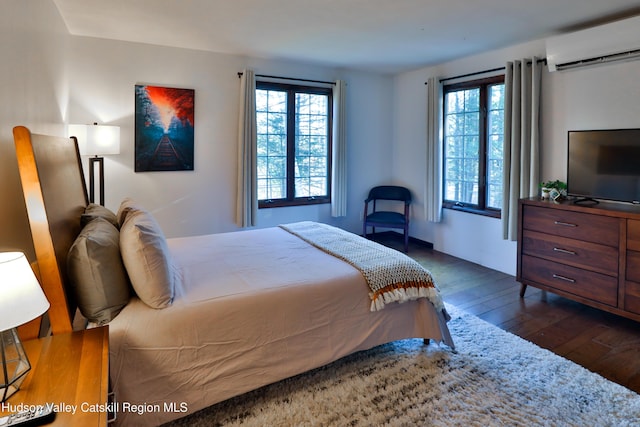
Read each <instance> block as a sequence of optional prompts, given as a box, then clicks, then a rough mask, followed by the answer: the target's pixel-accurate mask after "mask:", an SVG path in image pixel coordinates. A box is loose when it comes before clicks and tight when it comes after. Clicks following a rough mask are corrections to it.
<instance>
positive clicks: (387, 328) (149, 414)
mask: <svg viewBox="0 0 640 427" xmlns="http://www.w3.org/2000/svg"><path fill="white" fill-rule="evenodd" d="M14 139H15V144H16V154H17V157H18V166H19V171H20V175H21V180H22V185H23V191H24V195H25V202H26V205H27V212H28V216H29V221H30V225H31V231H32V237H33V242H34V248H35V252H36V258H37V266H38V268H39V270H40V273H41V274H40V276H41V283H42V287H43V289H44V291H45V294H46V295H47V298H48V299H49V301H50V303H51V309H50V310H49V312H48V317H49V321H50V323H51V330H52V332H53V333H54V334H56V333H64V332H69V331H71V330H73V329H74V325H75V328H78V323H79V322H77V321H75V322H74V319H77V318H78V315H77V313H78V311H79V310H78V301H77V300H78V299H80V300H82V299H83V297H82V295H80V296H78V292H77V287H75V288H74V287H73V285H72V284H71V282H74V281H75V280H71V279H73V278H75V276H76V273H75V272H74V269H73V268H69V264H70V263H71V262H72V261H71V258H73V256H74V255H72V254H74V248H75V247H76V245H77V241H78V240H79V239H80V238H81V237H82V236H83V235H84V234H85V230H86V229H87V228H89V226H88V225H86V224H87V221H86V216H87V214H86V212H87V210H88V209H89V207H90V206H91V204H90V203H88V201H87V196H86V187H85V184H84V177H83V171H82V164H81V162H80V157H79V154H78V150H77V143H76V142H75V140H74V139H73V138H71V139H67V138H59V137H51V136H44V135H36V134H31V132H30V131H29V130H28V129H27V128H24V127H16V128H14ZM127 203H129V204H128V205H127ZM123 206H130V207H131V206H133V207H134V208H135V202H133V201H123V205H121V209H123ZM134 208H132V211H135V209H134ZM138 209H139V211H138V212H137V213H135V215H133V216H134V217H135V216H136V215H138V213H139V212H146V214H147V215H148V216H147V217H146V218H148V217H151V221H153V218H152V215H151V214H150V213H149V212H148V211H145V210H144V208H142V207H139V208H138ZM122 214H123V216H125V217H126V218H124V222H118V224H117V225H119V226H120V228H119V230H118V232H119V233H120V234H119V242H120V245H121V254H122V259H123V264H125V270H126V269H127V267H128V265H127V263H126V262H124V261H126V259H127V258H128V255H127V254H126V252H125V249H124V248H125V247H126V246H127V244H126V243H123V242H124V241H125V239H127V237H125V236H129V232H128V231H126V230H128V227H127V226H126V224H128V222H127V221H130V219H129V218H131V217H132V216H131V215H132V214H131V213H129V214H127V213H126V209H124V210H123V212H122ZM114 215H115V216H116V219H117V220H122V218H118V217H119V216H120V215H121V212H120V210H119V211H118V212H117V214H116V213H114ZM140 215H143V214H140ZM102 222H104V221H103V220H102V219H100V220H99V221H98V220H96V221H91V222H89V224H96V223H102ZM156 226H157V224H156ZM305 230H315V233H316V234H319V235H321V237H322V236H329V235H333V234H332V233H336V234H335V236H336V237H335V239H334V240H336V241H339V242H344V241H347V240H348V239H351V238H353V239H354V240H353V242H354V244H356V245H358V246H360V245H367V246H366V248H367V249H366V251H365V252H366V253H367V254H368V253H370V252H371V253H372V252H376V251H380V253H381V254H383V255H382V256H383V257H387V256H388V257H393V256H395V255H393V254H391V253H390V252H388V251H390V250H389V249H387V248H382V247H381V246H380V245H376V244H374V243H372V242H370V241H368V240H366V239H363V238H360V237H359V236H355V235H351V233H346V232H344V231H341V230H337V229H333V227H329V226H326V225H322V224H315V223H299V224H291V225H289V226H283V227H271V228H265V229H251V230H245V231H237V232H230V233H220V234H212V235H203V236H192V237H182V238H170V239H164V237H163V236H161V237H162V239H164V240H163V242H164V243H163V244H164V245H166V246H163V248H164V249H163V250H164V251H166V254H165V255H166V257H167V259H168V260H169V261H167V262H168V263H169V264H170V265H169V267H167V268H168V270H167V271H168V274H169V276H170V279H169V280H170V281H171V283H172V285H171V286H172V288H171V295H170V297H168V298H164V299H162V298H161V299H158V300H152V301H151V303H149V301H148V296H147V295H146V294H145V292H146V291H145V290H144V289H140V290H139V288H138V287H136V286H135V284H134V282H136V283H137V282H139V280H137V279H136V280H135V281H134V278H135V277H136V275H139V274H140V271H138V272H136V273H133V272H131V274H130V275H129V279H130V283H131V284H134V286H133V288H134V289H133V290H132V291H131V293H130V294H126V300H125V301H126V302H125V303H123V304H122V306H121V307H118V308H117V310H112V312H111V316H109V318H108V322H103V323H108V327H109V342H110V344H109V345H110V381H111V388H112V389H113V391H114V392H115V396H116V399H117V401H118V402H120V405H119V409H120V412H119V413H118V414H117V420H116V424H118V425H136V426H139V425H159V424H161V423H164V422H167V421H170V420H173V419H176V418H179V417H182V416H184V415H186V414H188V413H192V412H195V411H197V410H199V409H202V408H205V407H207V406H210V405H213V404H215V403H218V402H221V401H223V400H226V399H228V398H231V397H233V396H236V395H239V394H242V393H245V392H247V391H250V390H253V389H256V388H258V387H261V386H263V385H266V384H270V383H273V382H276V381H279V380H282V379H285V378H288V377H291V376H293V375H297V374H299V373H302V372H306V371H308V370H310V369H314V368H317V367H320V366H323V365H326V364H328V363H330V362H332V361H335V360H337V359H339V358H341V357H343V356H346V355H348V354H351V353H353V352H356V351H360V350H365V349H369V348H372V347H375V346H377V345H380V344H384V343H387V342H391V341H395V340H399V339H405V338H423V339H425V340H434V341H436V342H444V343H445V344H447V345H448V346H450V347H451V348H453V346H454V345H453V340H452V339H451V336H450V334H449V331H448V328H447V325H446V321H447V320H448V315H447V313H446V311H445V309H444V307H443V305H442V302H441V299H440V298H439V294H438V291H437V288H436V287H435V286H432V287H430V288H428V289H427V290H428V295H426V294H425V295H423V294H420V293H418V294H412V295H410V296H409V297H406V295H405V298H404V300H406V301H403V302H402V303H399V302H394V300H389V301H387V302H386V303H380V302H377V303H374V302H375V297H374V295H376V292H377V291H376V290H375V289H374V288H373V287H372V285H371V281H372V279H371V277H370V273H369V272H370V271H371V270H364V269H363V267H362V265H363V263H367V262H369V260H368V257H366V258H367V259H363V260H361V261H360V262H355V263H354V262H352V261H351V260H349V259H346V258H345V257H344V256H343V253H342V252H340V251H341V250H342V249H335V248H333V249H332V248H328V247H326V246H323V245H325V243H323V242H320V243H318V242H317V241H315V240H311V238H310V234H305V233H308V232H307V231H305ZM159 233H160V234H161V232H159ZM312 234H313V232H312ZM347 235H350V236H347ZM325 240H327V239H326V238H325ZM349 241H351V240H349ZM364 242H366V243H364ZM368 245H375V246H368ZM339 246H340V245H339ZM393 252H394V253H396V251H393ZM398 254H399V253H398ZM401 256H402V257H405V255H401ZM416 264H417V263H416ZM134 267H136V266H132V268H134ZM379 269H380V267H379V266H376V267H375V268H373V270H376V271H377V270H379ZM145 274H146V273H145ZM377 274H380V273H379V272H378V273H377ZM420 274H425V275H429V273H428V272H426V270H424V269H422V271H421V272H420ZM382 276H389V272H388V271H386V272H384V273H383V274H382ZM154 277H155V276H153V275H151V276H149V277H145V278H144V279H145V280H147V282H149V285H150V286H155V283H151V282H154V280H155V279H154ZM429 277H430V275H429ZM152 279H153V280H152ZM110 280H111V279H110ZM394 280H395V283H399V279H394ZM403 280H404V279H403ZM109 286H110V285H109ZM412 291H413V290H412ZM393 292H395V293H396V294H403V293H404V290H403V289H399V291H398V289H395V290H394V291H393ZM420 292H422V291H420ZM387 295H388V294H387ZM385 298H386V297H385ZM378 301H380V300H378ZM155 303H157V305H158V306H157V307H156V308H153V307H152V306H153V304H155ZM149 304H151V306H150V305H149ZM376 304H378V306H377V307H376ZM81 305H82V304H81ZM80 325H81V326H80V327H84V325H85V324H84V323H80ZM125 404H127V405H143V406H136V408H138V409H139V408H148V409H149V410H148V411H137V412H136V411H127V410H123V407H125ZM129 407H133V406H129ZM168 409H173V410H168Z"/></svg>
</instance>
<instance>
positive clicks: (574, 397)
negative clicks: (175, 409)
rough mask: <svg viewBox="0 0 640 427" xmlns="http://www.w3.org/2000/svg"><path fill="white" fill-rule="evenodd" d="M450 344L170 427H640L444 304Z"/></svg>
mask: <svg viewBox="0 0 640 427" xmlns="http://www.w3.org/2000/svg"><path fill="white" fill-rule="evenodd" d="M447 309H448V310H449V313H450V314H451V316H452V319H451V321H450V322H449V328H450V330H451V334H452V336H453V339H454V341H455V343H456V351H455V352H453V351H451V349H449V348H448V347H446V346H444V345H443V346H440V345H437V344H430V345H428V346H425V345H424V344H423V342H422V340H418V339H416V340H403V341H397V342H394V343H391V344H386V345H383V346H379V347H376V348H374V349H371V350H368V351H363V352H360V353H356V354H354V355H351V356H347V357H345V358H343V359H341V360H339V361H337V362H335V363H332V364H330V365H328V366H325V367H322V368H319V369H316V370H314V371H311V372H308V373H306V374H302V375H299V376H296V377H293V378H290V379H288V380H284V381H281V382H279V383H276V384H272V385H270V386H267V387H263V388H261V389H259V390H256V391H253V392H250V393H247V394H244V395H242V396H239V397H236V398H233V399H230V400H228V401H225V402H222V403H219V404H217V405H214V406H211V407H209V408H206V409H204V410H202V411H200V412H197V413H195V414H192V415H190V416H188V417H186V418H183V419H180V420H177V421H174V422H172V423H169V424H167V425H168V426H169V425H170V426H207V427H209V426H379V425H389V426H416V425H417V426H483V427H484V426H612V427H613V426H615V427H620V426H640V395H638V394H636V393H634V392H632V391H630V390H628V389H627V388H625V387H622V386H620V385H618V384H615V383H613V382H611V381H608V380H606V379H604V378H603V377H601V376H599V375H597V374H595V373H592V372H590V371H588V370H586V369H584V368H582V367H581V366H579V365H576V364H575V363H573V362H571V361H568V360H566V359H564V358H562V357H560V356H557V355H555V354H553V353H551V352H549V351H547V350H545V349H542V348H540V347H538V346H536V345H534V344H532V343H530V342H528V341H525V340H523V339H521V338H519V337H517V336H515V335H513V334H510V333H508V332H505V331H503V330H501V329H499V328H497V327H495V326H493V325H491V324H489V323H486V322H484V321H483V320H481V319H479V318H477V317H475V316H473V315H470V314H467V313H464V312H462V311H461V310H459V309H457V308H455V307H452V306H451V305H447Z"/></svg>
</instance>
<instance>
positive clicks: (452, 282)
mask: <svg viewBox="0 0 640 427" xmlns="http://www.w3.org/2000/svg"><path fill="white" fill-rule="evenodd" d="M394 234H395V233H383V234H382V235H381V236H380V237H376V240H378V241H380V242H381V243H383V244H386V245H388V246H391V247H394V248H396V249H398V250H402V243H401V238H398V237H396V236H394ZM408 255H409V256H411V257H412V258H414V259H415V260H417V261H418V262H419V263H420V264H422V265H423V266H424V267H426V268H427V269H429V271H431V273H432V275H433V276H434V277H435V279H436V282H437V283H438V286H439V288H440V290H441V292H442V296H443V298H444V300H445V301H446V302H448V303H451V304H453V305H455V306H456V307H459V308H461V309H463V310H465V311H467V312H468V313H471V314H474V315H476V316H478V317H479V318H481V319H484V320H485V321H487V322H489V323H492V324H494V325H496V326H498V327H500V328H502V329H504V330H506V331H509V332H511V333H513V334H515V335H518V336H520V337H522V338H524V339H526V340H528V341H531V342H533V343H535V344H537V345H539V346H540V347H543V348H546V349H548V350H550V351H552V352H554V353H556V354H558V355H560V356H562V357H565V358H567V359H569V360H572V361H574V362H575V363H578V364H580V365H582V366H584V367H585V368H587V369H589V370H591V371H593V372H597V373H599V374H600V375H602V376H603V377H605V378H608V379H610V380H611V381H614V382H616V383H618V384H622V385H624V386H626V387H628V388H630V389H631V390H634V391H636V392H638V393H640V323H638V322H635V321H632V320H628V319H625V318H623V317H620V316H616V315H613V314H610V313H605V312H602V311H600V310H597V309H594V308H590V307H587V306H585V305H582V304H579V303H576V302H573V301H570V300H568V299H566V298H563V297H560V296H557V295H554V294H552V293H549V292H543V291H540V290H538V289H535V288H533V287H528V288H527V292H526V295H525V297H524V298H520V295H519V292H520V283H518V282H516V280H515V277H513V276H510V275H508V274H504V273H502V272H498V271H495V270H491V269H488V268H485V267H482V266H480V265H478V264H474V263H471V262H468V261H465V260H462V259H459V258H456V257H453V256H450V255H446V254H443V253H441V252H437V251H435V250H433V249H431V248H428V247H426V246H425V245H422V244H419V243H413V242H412V243H410V246H409V253H408ZM453 338H454V340H455V337H453ZM478 338H479V339H481V337H478ZM505 351H506V349H505Z"/></svg>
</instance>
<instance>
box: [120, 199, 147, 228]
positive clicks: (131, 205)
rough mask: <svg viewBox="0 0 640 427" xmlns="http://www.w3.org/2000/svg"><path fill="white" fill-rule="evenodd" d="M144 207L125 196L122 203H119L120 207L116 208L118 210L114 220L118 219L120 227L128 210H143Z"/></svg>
mask: <svg viewBox="0 0 640 427" xmlns="http://www.w3.org/2000/svg"><path fill="white" fill-rule="evenodd" d="M144 210H145V209H144V208H143V207H142V206H140V205H139V204H138V203H137V202H136V201H135V200H133V199H131V198H129V197H127V198H125V199H124V200H123V201H122V203H120V207H119V208H118V212H117V213H116V220H117V221H118V227H119V228H120V227H122V224H124V222H125V220H126V219H127V215H129V212H133V211H144Z"/></svg>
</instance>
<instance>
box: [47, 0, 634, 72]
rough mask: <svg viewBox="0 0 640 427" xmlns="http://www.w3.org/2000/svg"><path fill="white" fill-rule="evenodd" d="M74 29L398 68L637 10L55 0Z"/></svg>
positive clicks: (614, 4) (557, 2)
mask: <svg viewBox="0 0 640 427" xmlns="http://www.w3.org/2000/svg"><path fill="white" fill-rule="evenodd" d="M53 2H54V3H55V5H56V6H57V8H58V10H59V11H60V14H61V16H62V19H63V20H64V22H65V23H66V25H67V28H68V29H69V32H70V33H71V34H73V35H78V36H88V37H98V38H104V39H113V40H122V41H130V42H140V43H148V44H154V45H161V46H171V47H180V48H189V49H197V50H205V51H211V52H218V53H227V54H234V55H243V56H252V57H258V58H267V59H277V60H292V61H299V62H305V63H314V64H319V65H324V66H330V67H339V68H352V69H366V70H371V71H376V72H382V73H397V72H402V71H408V70H412V69H418V68H422V67H425V66H429V65H434V64H439V63H442V62H446V61H449V60H453V59H456V58H461V57H464V56H468V55H471V54H476V53H481V52H484V51H488V50H492V49H496V48H500V47H504V46H509V45H513V44H517V43H520V42H526V41H529V40H535V39H540V38H544V37H547V36H550V35H555V34H558V33H561V32H566V31H573V30H577V29H582V28H585V27H588V26H591V25H595V24H600V23H604V22H608V21H612V20H616V19H620V18H624V17H627V16H632V15H637V14H640V1H631V0H606V1H603V0H316V1H311V0H108V1H105V0H53Z"/></svg>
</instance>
